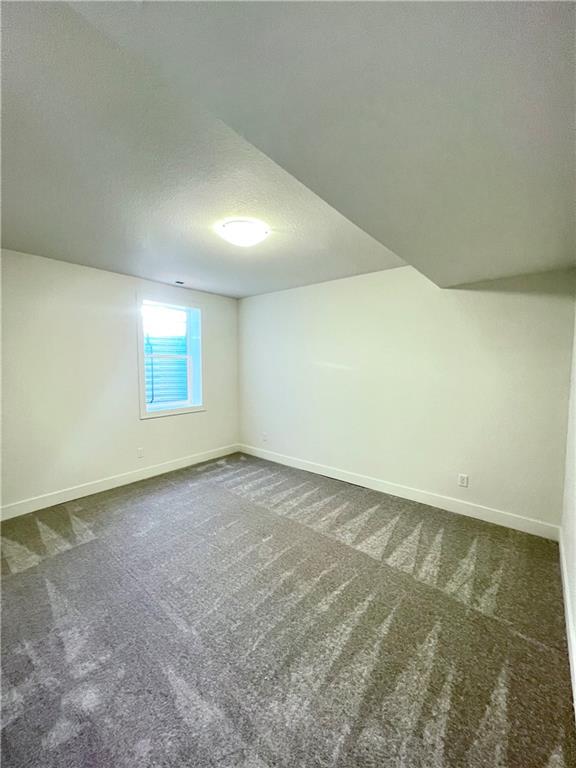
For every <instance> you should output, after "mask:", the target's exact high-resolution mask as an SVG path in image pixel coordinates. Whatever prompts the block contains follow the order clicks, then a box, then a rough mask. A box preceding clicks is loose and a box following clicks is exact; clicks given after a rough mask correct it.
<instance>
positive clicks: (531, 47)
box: [74, 2, 575, 286]
mask: <svg viewBox="0 0 576 768" xmlns="http://www.w3.org/2000/svg"><path fill="white" fill-rule="evenodd" d="M74 7H75V8H77V9H78V11H79V12H80V13H83V14H84V15H85V17H87V18H90V19H91V20H92V21H93V23H95V24H98V25H99V27H100V28H101V29H103V30H106V32H107V34H109V35H111V36H113V37H114V38H115V39H116V40H117V41H118V43H119V44H120V45H122V46H124V47H126V48H127V49H130V50H133V51H137V52H139V53H140V55H142V56H143V57H145V58H146V59H147V60H148V61H150V62H153V63H154V65H156V66H157V67H158V71H159V72H162V74H163V76H164V77H166V78H167V79H168V80H169V81H170V83H171V85H172V87H174V89H175V91H176V92H178V93H179V94H180V95H181V96H182V98H190V97H193V98H196V99H199V100H200V101H201V102H202V103H204V104H205V105H206V106H207V107H209V108H210V109H211V110H212V111H213V112H214V113H215V114H217V115H218V116H220V117H221V118H222V119H223V120H225V121H226V123H227V124H228V125H230V126H231V127H232V128H234V129H235V130H237V131H239V132H240V133H241V134H242V135H243V136H245V137H246V138H247V139H248V140H249V141H250V142H252V143H253V144H254V145H255V146H257V147H258V148H260V149H261V150H263V151H264V152H265V153H266V154H267V155H268V156H269V157H271V158H272V159H273V160H275V161H276V162H277V163H278V164H279V165H281V166H282V167H284V168H286V169H287V170H288V171H289V172H290V173H291V174H293V175H294V176H295V177H296V178H298V179H299V180H300V181H302V182H303V183H304V184H306V185H307V186H308V187H309V188H310V189H312V190H314V191H315V192H316V193H317V194H318V195H320V196H321V197H322V198H323V199H324V200H326V201H327V202H328V203H330V204H331V205H333V206H334V207H335V208H336V209H338V210H339V211H341V212H342V213H343V214H344V215H345V216H347V217H348V218H349V219H350V220H352V221H354V222H355V223H356V224H358V225H359V226H360V227H362V228H363V229H364V230H365V231H366V232H369V233H370V234H371V235H372V236H373V237H375V238H376V239H378V240H379V241H380V242H381V243H384V244H385V245H386V246H388V247H389V248H391V249H392V250H393V251H394V252H395V253H397V254H398V255H399V256H401V257H402V258H403V259H404V260H405V261H407V262H409V263H410V264H412V265H413V266H415V267H417V268H418V269H419V270H420V271H422V272H423V273H424V274H426V275H428V276H429V277H430V278H431V279H432V280H434V281H435V282H436V283H437V284H439V285H442V286H446V285H455V284H459V283H464V282H468V281H475V280H480V279H489V278H497V277H501V276H506V275H513V274H519V273H523V272H531V271H540V270H546V269H555V268H562V267H565V266H571V265H572V264H574V263H575V261H574V259H575V237H574V223H575V221H574V198H575V195H574V175H575V174H574V171H575V168H574V112H575V104H574V48H575V46H574V16H575V5H574V3H562V2H560V3H554V2H541V3H538V2H536V3H533V2H521V3H486V2H478V3H476V2H462V3H458V2H454V3H434V2H420V3H419V2H382V3H371V2H366V3H362V2H350V3H348V2H327V3H323V2H298V3H289V2H279V3H278V2H271V3H266V2H264V3H261V2H255V3H252V2H247V3H219V2H216V3H185V2H184V3H181V2H176V3H153V2H152V3H141V4H139V3H111V4H109V3H78V4H74Z"/></svg>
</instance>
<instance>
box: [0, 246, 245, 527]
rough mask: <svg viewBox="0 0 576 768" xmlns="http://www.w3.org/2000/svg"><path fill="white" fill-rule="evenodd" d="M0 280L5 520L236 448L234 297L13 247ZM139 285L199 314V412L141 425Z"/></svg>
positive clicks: (236, 389)
mask: <svg viewBox="0 0 576 768" xmlns="http://www.w3.org/2000/svg"><path fill="white" fill-rule="evenodd" d="M2 276H3V281H2V282H3V285H2V288H3V302H2V304H3V307H2V310H3V342H4V347H3V355H4V357H3V476H4V483H3V505H4V510H3V511H4V516H5V517H7V516H11V515H14V514H21V513H23V512H28V511H31V510H32V509H36V508H40V507H43V506H49V505H51V504H54V503H59V502H60V501H64V500H67V499H71V498H77V497H79V496H82V495H85V494H86V493H90V492H94V491H97V490H101V489H102V488H105V487H112V486H113V485H116V484H121V483H125V482H132V481H134V480H137V479H139V478H140V477H145V476H148V475H151V474H156V473H159V472H163V471H168V470H169V469H174V468H177V467H178V466H184V465H186V464H188V463H192V462H193V461H195V460H198V459H202V458H210V457H211V456H213V455H219V454H221V453H225V452H229V450H231V448H230V446H232V449H233V448H234V447H235V444H236V443H237V442H238V399H237V391H238V377H237V301H236V300H234V299H228V298H224V297H221V296H215V295H211V294H205V293H197V292H192V291H188V290H186V289H182V288H176V287H172V286H163V285H160V284H157V283H151V282H146V281H143V280H138V279H136V278H132V277H126V276H124V275H118V274H113V273H111V272H104V271H100V270H95V269H90V268H87V267H81V266H76V265H73V264H68V263H64V262H60V261H53V260H50V259H44V258H40V257H38V256H29V255H24V254H18V253H14V252H9V251H4V252H3V259H2ZM142 288H146V291H147V292H148V291H154V296H157V297H158V299H159V300H168V301H171V302H174V303H179V302H180V301H182V302H183V303H186V302H188V301H189V300H190V299H191V298H192V299H193V301H194V304H195V306H199V307H201V309H202V310H203V334H204V338H203V341H204V362H205V378H204V392H205V398H206V406H207V409H206V411H205V412H200V413H189V414H181V415H176V416H166V417H163V418H155V419H147V420H140V418H139V403H138V386H139V384H138V381H139V380H138V363H137V357H138V347H137V344H138V342H137V322H138V313H137V308H136V293H137V291H138V290H139V289H142ZM138 447H142V448H144V458H142V459H138V458H137V455H136V449H137V448H138ZM124 473H129V474H127V475H125V474H124ZM118 476H120V477H118ZM84 484H88V485H84ZM78 486H81V487H80V488H78Z"/></svg>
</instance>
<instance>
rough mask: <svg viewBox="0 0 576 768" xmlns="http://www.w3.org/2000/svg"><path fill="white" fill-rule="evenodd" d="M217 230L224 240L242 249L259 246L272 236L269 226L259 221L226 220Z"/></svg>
mask: <svg viewBox="0 0 576 768" xmlns="http://www.w3.org/2000/svg"><path fill="white" fill-rule="evenodd" d="M215 230H216V232H217V233H218V234H219V235H220V237H222V238H223V239H224V240H227V241H228V242H229V243H232V245H239V246H240V247H241V248H249V247H250V246H251V245H257V244H258V243H261V242H262V240H265V239H266V238H267V237H268V235H269V234H270V227H269V226H268V224H265V223H264V222H263V221H259V220H258V219H226V220H225V221H220V222H218V224H216V226H215Z"/></svg>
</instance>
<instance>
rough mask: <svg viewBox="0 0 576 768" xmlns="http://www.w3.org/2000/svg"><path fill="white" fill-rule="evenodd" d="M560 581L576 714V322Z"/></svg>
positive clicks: (575, 326) (575, 327)
mask: <svg viewBox="0 0 576 768" xmlns="http://www.w3.org/2000/svg"><path fill="white" fill-rule="evenodd" d="M560 542H561V550H562V579H563V582H564V598H565V599H564V606H565V608H564V610H565V611H566V626H567V634H568V643H569V648H570V663H571V667H572V692H573V694H574V704H575V712H576V323H575V325H574V346H573V350H572V378H571V383H570V411H569V415H568V438H567V441H566V476H565V479H564V510H563V513H562V531H561V538H560Z"/></svg>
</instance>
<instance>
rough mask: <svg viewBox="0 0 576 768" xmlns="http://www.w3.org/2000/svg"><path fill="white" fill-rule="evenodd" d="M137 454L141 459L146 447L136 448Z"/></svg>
mask: <svg viewBox="0 0 576 768" xmlns="http://www.w3.org/2000/svg"><path fill="white" fill-rule="evenodd" d="M136 456H138V458H139V459H143V458H144V448H136Z"/></svg>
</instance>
